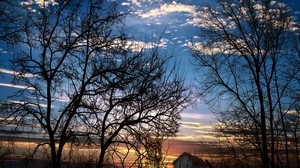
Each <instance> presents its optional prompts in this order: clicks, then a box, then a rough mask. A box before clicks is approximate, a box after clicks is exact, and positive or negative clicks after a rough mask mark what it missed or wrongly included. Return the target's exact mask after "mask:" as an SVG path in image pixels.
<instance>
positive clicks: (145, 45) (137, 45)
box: [127, 38, 168, 52]
mask: <svg viewBox="0 0 300 168" xmlns="http://www.w3.org/2000/svg"><path fill="white" fill-rule="evenodd" d="M167 42H168V40H167V39H165V38H162V39H160V41H159V43H153V42H144V41H127V48H128V49H130V50H132V51H134V52H140V51H141V50H144V49H151V48H155V47H161V48H166V47H167Z"/></svg>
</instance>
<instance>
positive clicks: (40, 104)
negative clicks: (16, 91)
mask: <svg viewBox="0 0 300 168" xmlns="http://www.w3.org/2000/svg"><path fill="white" fill-rule="evenodd" d="M9 102H10V103H15V104H20V105H25V104H27V105H30V106H39V107H43V108H46V107H47V104H42V103H31V102H25V101H18V100H10V101H9ZM52 107H55V106H53V105H52Z"/></svg>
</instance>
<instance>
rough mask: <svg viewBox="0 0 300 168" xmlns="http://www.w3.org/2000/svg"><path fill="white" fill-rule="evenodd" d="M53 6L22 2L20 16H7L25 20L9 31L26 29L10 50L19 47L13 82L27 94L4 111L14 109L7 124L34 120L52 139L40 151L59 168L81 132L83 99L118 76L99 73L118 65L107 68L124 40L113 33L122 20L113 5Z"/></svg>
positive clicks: (64, 3)
mask: <svg viewBox="0 0 300 168" xmlns="http://www.w3.org/2000/svg"><path fill="white" fill-rule="evenodd" d="M49 2H50V1H43V3H37V4H35V3H34V4H27V3H25V2H24V3H22V2H19V3H18V8H17V9H18V10H15V11H8V15H9V14H12V13H14V12H19V13H20V14H22V16H23V17H20V18H18V19H16V22H14V24H12V23H10V25H11V26H13V25H15V26H17V27H18V26H20V25H21V26H22V27H21V29H18V31H15V32H14V33H13V36H12V37H18V38H15V39H13V40H14V41H15V42H17V43H15V44H14V46H12V47H15V46H16V48H14V49H15V53H14V54H15V56H14V58H13V68H14V70H15V71H16V72H18V73H17V74H16V79H15V82H16V83H18V84H23V85H25V89H24V90H20V91H19V92H18V93H17V94H16V100H15V101H10V102H6V104H5V106H7V107H11V108H10V109H9V108H7V116H6V118H7V119H9V118H12V117H15V118H16V119H17V121H19V123H23V122H28V118H31V117H32V118H33V119H34V120H35V122H37V123H38V125H39V126H40V127H41V129H42V130H43V131H45V132H46V133H47V134H48V140H47V141H46V142H45V143H42V144H39V145H38V146H37V148H39V147H40V146H43V145H49V146H50V154H51V164H52V167H60V166H61V158H62V152H63V147H64V145H65V144H66V143H67V142H68V141H70V140H71V138H73V137H74V136H75V133H74V132H76V130H78V129H79V128H78V127H76V124H77V126H78V125H79V123H80V122H81V121H78V120H77V119H78V116H79V115H81V114H80V112H78V110H79V109H80V107H81V102H82V99H83V97H84V96H85V95H86V94H87V90H88V89H89V87H90V86H91V85H93V81H94V80H95V79H97V78H99V77H101V76H103V75H104V74H105V73H107V72H111V71H117V70H116V69H117V67H109V66H107V65H106V66H105V67H102V68H101V69H99V67H100V66H102V65H105V64H109V63H114V62H113V61H111V62H109V60H112V59H110V58H111V55H109V54H112V53H114V52H123V51H121V50H119V49H120V48H121V45H123V44H122V41H123V39H124V35H123V34H122V33H121V34H114V32H113V31H112V30H113V29H114V28H115V26H114V25H116V24H117V23H120V21H121V20H120V19H121V17H122V14H120V13H118V12H117V10H116V6H115V4H108V3H106V2H102V1H92V0H91V1H87V3H85V2H82V1H59V2H55V3H54V4H49ZM51 2H52V1H51ZM3 24H6V22H4V23H3ZM1 25H2V24H1ZM11 33H12V32H8V33H7V34H11ZM103 60H104V61H105V62H102V61H103ZM106 60H107V61H106ZM2 106H4V104H3V105H2ZM56 145H57V146H56Z"/></svg>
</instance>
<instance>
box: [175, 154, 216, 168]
mask: <svg viewBox="0 0 300 168" xmlns="http://www.w3.org/2000/svg"><path fill="white" fill-rule="evenodd" d="M173 165H174V168H212V166H211V164H210V163H209V162H208V161H206V162H205V161H203V160H202V159H200V158H198V157H196V156H193V155H191V154H189V153H186V152H184V153H183V154H181V155H180V156H179V157H178V158H177V159H176V160H174V162H173Z"/></svg>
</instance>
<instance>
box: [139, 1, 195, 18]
mask: <svg viewBox="0 0 300 168" xmlns="http://www.w3.org/2000/svg"><path fill="white" fill-rule="evenodd" d="M173 12H186V13H190V14H194V13H195V12H196V7H195V6H192V5H185V4H181V3H177V2H175V1H173V2H172V3H171V4H163V5H161V6H160V7H159V8H155V9H152V10H150V11H149V12H146V13H141V12H138V13H137V14H138V15H139V16H140V17H142V18H157V17H160V16H162V15H167V14H170V13H173Z"/></svg>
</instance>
